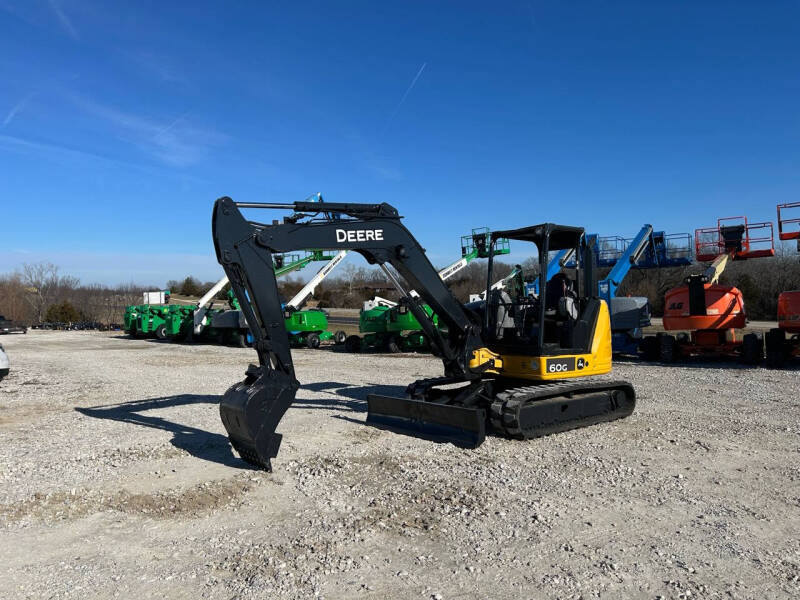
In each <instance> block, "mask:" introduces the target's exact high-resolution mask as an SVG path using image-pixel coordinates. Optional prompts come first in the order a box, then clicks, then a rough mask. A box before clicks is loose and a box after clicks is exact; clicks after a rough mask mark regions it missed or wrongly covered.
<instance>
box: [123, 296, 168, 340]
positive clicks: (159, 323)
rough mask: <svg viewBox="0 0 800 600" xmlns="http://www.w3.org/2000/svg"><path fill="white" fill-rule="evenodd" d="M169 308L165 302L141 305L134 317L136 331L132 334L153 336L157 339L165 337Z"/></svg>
mask: <svg viewBox="0 0 800 600" xmlns="http://www.w3.org/2000/svg"><path fill="white" fill-rule="evenodd" d="M170 308H171V307H170V306H169V305H167V304H146V305H143V306H142V307H141V310H140V311H139V313H138V315H137V317H136V329H137V331H136V332H135V333H133V334H132V335H141V336H144V337H150V336H155V337H156V338H158V339H159V340H165V339H167V325H166V322H167V315H168V314H169V311H170Z"/></svg>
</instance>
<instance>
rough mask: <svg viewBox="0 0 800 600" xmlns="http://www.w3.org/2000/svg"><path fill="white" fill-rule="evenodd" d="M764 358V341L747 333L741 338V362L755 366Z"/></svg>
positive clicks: (753, 334) (756, 335)
mask: <svg viewBox="0 0 800 600" xmlns="http://www.w3.org/2000/svg"><path fill="white" fill-rule="evenodd" d="M763 358H764V340H763V339H761V336H760V335H758V334H756V333H748V334H747V335H745V336H744V337H743V338H742V361H743V362H745V363H746V364H748V365H757V364H758V363H760V362H761V359H763Z"/></svg>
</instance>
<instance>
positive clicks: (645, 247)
mask: <svg viewBox="0 0 800 600" xmlns="http://www.w3.org/2000/svg"><path fill="white" fill-rule="evenodd" d="M586 239H587V242H588V243H589V244H594V247H595V260H596V264H597V266H598V267H602V268H610V269H611V270H610V271H609V273H608V275H607V276H606V277H605V279H602V280H600V281H598V282H597V295H598V296H599V297H600V298H602V299H603V300H605V301H606V303H607V304H608V309H609V312H610V313H611V331H612V336H613V337H612V344H613V350H614V353H616V354H629V355H634V356H636V355H638V352H639V342H640V341H641V340H642V337H643V336H642V329H643V328H644V327H647V326H649V325H650V316H651V315H650V303H649V302H648V300H647V298H643V297H633V298H632V297H619V298H618V297H617V289H618V288H619V286H621V285H622V282H623V281H624V280H625V277H626V276H627V275H628V273H629V272H630V270H631V269H657V268H662V267H682V266H688V265H690V264H692V236H691V234H688V233H676V234H666V233H664V232H663V231H653V226H652V225H644V226H643V227H642V228H641V229H640V230H639V233H638V234H636V236H635V237H633V238H630V239H625V238H622V237H619V236H609V237H599V236H598V235H597V234H596V233H591V234H587V235H586ZM562 266H566V267H568V268H573V267H575V260H574V258H573V257H572V256H567V253H566V251H561V252H559V253H557V254H556V256H555V257H554V258H553V259H552V260H551V261H550V263H549V264H548V267H547V280H549V279H550V278H551V277H553V276H554V275H555V274H556V273H558V272H559V271H560V270H561V267H562ZM540 280H541V276H540V277H539V278H537V280H536V281H534V282H533V283H529V284H527V285H526V288H525V291H526V293H527V294H531V293H533V294H538V293H539V281H540Z"/></svg>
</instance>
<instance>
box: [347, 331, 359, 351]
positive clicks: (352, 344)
mask: <svg viewBox="0 0 800 600" xmlns="http://www.w3.org/2000/svg"><path fill="white" fill-rule="evenodd" d="M344 349H345V350H347V351H348V352H361V338H360V337H358V336H357V335H351V336H349V337H348V338H347V339H346V340H345V341H344Z"/></svg>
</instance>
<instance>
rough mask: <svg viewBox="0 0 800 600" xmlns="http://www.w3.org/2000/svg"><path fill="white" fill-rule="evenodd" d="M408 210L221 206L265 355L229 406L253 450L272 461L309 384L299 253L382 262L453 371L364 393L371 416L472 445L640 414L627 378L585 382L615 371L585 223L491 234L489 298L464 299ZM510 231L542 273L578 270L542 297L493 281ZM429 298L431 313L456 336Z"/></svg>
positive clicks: (250, 457) (226, 419)
mask: <svg viewBox="0 0 800 600" xmlns="http://www.w3.org/2000/svg"><path fill="white" fill-rule="evenodd" d="M240 209H276V210H281V209H283V210H292V211H293V213H292V214H291V215H289V216H287V217H285V218H284V219H283V221H282V222H279V221H277V220H275V221H272V223H271V224H267V223H261V222H257V221H250V220H248V219H246V218H245V217H244V216H243V215H242V213H241V211H240ZM400 219H401V217H400V215H399V214H398V212H397V210H396V209H395V208H394V207H392V206H391V205H389V204H386V203H382V204H350V203H324V205H322V204H321V203H318V202H294V203H253V202H244V203H235V202H234V201H233V200H231V199H230V198H228V197H223V198H220V199H219V200H217V201H216V203H215V205H214V211H213V217H212V231H213V238H214V248H215V251H216V255H217V260H218V261H219V262H220V264H221V265H222V267H223V268H224V270H225V273H226V274H227V275H228V278H229V279H230V282H231V286H232V288H233V290H234V293H235V294H236V297H237V298H238V299H239V303H240V304H241V308H242V310H243V311H244V312H245V316H246V318H247V322H248V323H249V324H250V328H251V331H252V334H253V337H254V347H255V349H256V351H257V353H258V359H259V364H258V365H250V367H249V368H248V369H247V371H246V378H245V379H244V381H242V382H240V383H237V384H235V385H233V386H232V387H231V388H230V389H228V391H227V392H225V394H224V396H223V398H222V400H221V402H220V415H221V417H222V422H223V424H224V426H225V429H226V430H227V432H228V437H229V439H230V441H231V444H232V445H233V447H234V449H235V450H236V451H237V452H238V453H239V455H240V456H241V457H242V458H243V459H245V460H246V461H248V462H250V463H253V464H255V465H258V466H261V467H263V468H265V469H267V470H269V469H271V462H270V461H271V460H272V459H273V458H275V456H277V453H278V448H279V446H280V442H281V434H279V433H276V431H275V430H276V428H277V426H278V423H279V421H280V420H281V418H282V417H283V415H284V413H285V412H286V410H287V409H288V408H289V406H291V404H292V402H293V401H294V398H295V394H296V392H297V390H298V388H299V387H300V384H299V382H298V381H297V379H296V378H295V372H294V366H293V364H292V355H291V350H290V345H289V339H288V334H287V331H286V328H285V327H284V323H283V310H282V309H281V303H280V297H279V295H278V287H277V283H276V279H275V271H274V267H273V262H272V254H273V253H276V252H289V251H293V250H297V249H301V248H326V249H331V250H349V251H354V252H357V253H359V254H361V255H362V256H363V257H364V258H365V259H366V260H367V262H368V263H370V264H377V265H378V266H379V267H380V268H381V269H382V270H383V271H384V273H385V274H386V275H387V277H388V278H389V280H390V281H391V282H392V284H393V285H394V286H395V287H396V288H397V289H398V291H399V292H400V294H401V296H402V297H404V298H406V301H407V305H408V307H409V310H410V311H411V312H412V313H413V314H414V316H415V317H416V318H417V320H418V321H419V324H420V326H421V327H422V329H423V331H424V332H425V335H426V336H427V337H428V339H429V340H430V343H431V345H432V346H433V347H434V348H435V350H436V352H437V354H438V355H439V357H440V358H441V360H442V362H443V364H444V376H443V377H437V378H433V379H425V380H420V381H416V382H414V383H412V384H410V385H409V386H408V388H407V389H406V394H405V397H401V398H396V397H391V396H382V395H370V396H368V398H367V403H368V413H367V423H369V424H373V425H376V426H379V427H383V428H388V429H392V430H398V431H411V432H413V433H414V434H416V435H420V436H422V437H425V438H429V439H433V440H437V441H443V442H452V443H454V444H456V445H458V446H461V447H467V448H475V447H477V446H479V445H480V444H481V443H482V442H483V441H484V438H485V435H486V429H487V426H488V427H490V428H491V430H493V431H494V432H496V433H498V434H500V435H506V436H511V437H514V438H519V439H528V438H535V437H539V436H543V435H548V434H551V433H556V432H560V431H566V430H568V429H573V428H576V427H582V426H585V425H591V424H595V423H600V422H603V421H611V420H614V419H618V418H622V417H626V416H628V415H630V414H631V413H632V412H633V409H634V405H635V392H634V389H633V387H632V386H631V385H630V384H629V383H627V382H625V381H610V380H606V379H603V380H597V381H585V380H583V378H585V377H587V376H591V375H600V374H605V373H608V372H609V371H611V327H610V320H609V312H608V306H607V305H606V303H605V302H604V301H602V300H600V299H599V298H597V296H596V294H597V283H596V281H595V277H594V268H593V265H594V260H593V258H592V253H593V248H592V246H591V245H588V244H587V243H586V238H585V236H584V230H583V228H580V227H568V226H562V225H554V224H552V223H545V224H541V225H534V226H530V227H523V228H520V229H514V230H508V231H494V232H492V233H491V236H490V240H489V244H490V247H489V259H488V260H489V263H488V267H489V268H488V278H487V284H486V288H487V295H486V300H485V301H482V302H477V303H473V304H468V305H463V304H461V303H460V302H459V301H458V300H456V298H455V297H454V296H453V294H452V293H451V292H450V290H449V289H448V287H447V284H445V283H444V282H443V281H442V279H441V277H440V276H439V274H438V273H437V271H436V269H435V268H434V267H433V265H432V264H431V263H430V261H429V260H428V258H427V256H426V255H425V251H424V249H423V248H422V247H421V246H420V245H419V243H418V242H417V240H416V239H415V238H414V237H413V236H412V235H411V233H410V232H409V231H408V230H407V229H406V228H405V227H404V226H403V225H402V223H401V222H400ZM501 239H512V240H518V241H523V242H529V243H533V244H535V245H536V246H537V249H538V254H539V261H540V273H542V274H545V275H543V276H544V277H546V273H547V262H548V256H549V253H550V252H551V251H558V250H561V249H573V250H574V252H575V256H576V262H575V268H574V269H572V270H571V272H562V273H559V274H558V275H557V276H555V277H553V278H552V279H551V280H550V281H542V282H540V286H539V289H540V293H539V294H538V296H536V297H532V296H528V295H526V294H525V290H524V287H523V286H514V288H513V289H511V290H510V293H509V291H508V290H498V289H495V290H492V289H491V284H492V281H493V277H492V266H493V261H492V251H491V250H492V246H493V245H494V244H495V243H497V241H498V240H501ZM389 266H391V267H393V270H390V269H389V268H388V267H389ZM396 273H397V274H399V275H400V277H398V276H397V275H396ZM540 277H541V276H540ZM516 288H519V289H516ZM410 290H416V292H417V293H418V294H419V298H415V297H414V296H412V295H411V294H410ZM423 304H427V305H428V306H430V307H431V308H432V309H433V312H434V313H435V314H436V315H437V316H438V318H439V325H440V327H442V326H443V327H445V328H446V330H447V334H446V335H444V334H443V332H442V331H440V328H439V327H436V325H435V324H434V322H433V320H432V319H431V317H430V316H429V314H428V313H427V312H426V311H425V310H423V308H422V307H423Z"/></svg>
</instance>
